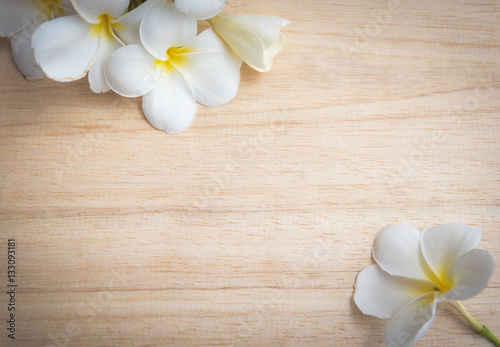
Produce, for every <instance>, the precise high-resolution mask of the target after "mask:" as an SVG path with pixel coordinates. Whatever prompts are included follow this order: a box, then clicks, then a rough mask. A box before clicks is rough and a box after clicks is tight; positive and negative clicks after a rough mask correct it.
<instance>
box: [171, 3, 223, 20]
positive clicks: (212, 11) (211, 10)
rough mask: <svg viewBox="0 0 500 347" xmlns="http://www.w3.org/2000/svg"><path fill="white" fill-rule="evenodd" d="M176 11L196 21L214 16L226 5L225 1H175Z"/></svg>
mask: <svg viewBox="0 0 500 347" xmlns="http://www.w3.org/2000/svg"><path fill="white" fill-rule="evenodd" d="M174 4H175V7H176V8H177V10H178V11H180V12H182V13H184V14H186V15H187V16H189V17H192V18H196V19H207V18H210V17H213V16H215V15H216V14H217V13H219V12H220V11H221V10H222V8H223V7H224V6H225V5H226V0H175V2H174Z"/></svg>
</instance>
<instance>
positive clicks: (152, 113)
mask: <svg viewBox="0 0 500 347" xmlns="http://www.w3.org/2000/svg"><path fill="white" fill-rule="evenodd" d="M142 109H143V111H144V114H145V115H146V118H147V119H148V121H149V123H151V125H152V126H154V127H155V128H157V129H159V130H163V131H165V132H167V133H169V134H175V133H179V132H181V131H183V130H185V129H187V128H188V127H189V126H190V125H191V123H192V122H193V120H194V118H195V116H196V101H195V99H194V97H193V94H192V93H191V90H190V89H189V86H188V85H187V83H186V81H184V79H183V78H182V76H181V75H180V73H179V72H177V71H176V70H175V69H172V70H171V71H170V72H169V73H168V74H166V75H164V76H163V79H162V81H161V83H160V84H159V85H158V87H156V88H155V89H154V90H152V91H151V92H149V93H148V94H146V95H144V96H143V97H142Z"/></svg>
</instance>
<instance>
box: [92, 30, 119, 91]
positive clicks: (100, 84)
mask: <svg viewBox="0 0 500 347" xmlns="http://www.w3.org/2000/svg"><path fill="white" fill-rule="evenodd" d="M121 47H123V44H122V43H121V42H120V41H118V40H117V39H115V38H114V37H113V36H109V37H107V36H106V35H101V40H100V42H99V50H98V51H97V55H96V57H95V60H94V62H93V63H92V66H91V67H90V69H89V84H90V89H91V90H92V91H93V92H94V93H105V92H107V91H108V90H109V89H110V88H109V85H108V83H107V82H106V77H105V76H104V68H105V66H106V64H107V63H108V61H109V58H110V57H111V54H112V53H113V52H114V51H116V50H117V49H119V48H121Z"/></svg>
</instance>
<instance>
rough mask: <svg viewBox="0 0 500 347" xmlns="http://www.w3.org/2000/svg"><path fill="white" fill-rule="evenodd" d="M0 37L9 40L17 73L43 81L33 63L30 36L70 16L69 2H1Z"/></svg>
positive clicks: (5, 0) (55, 0)
mask: <svg viewBox="0 0 500 347" xmlns="http://www.w3.org/2000/svg"><path fill="white" fill-rule="evenodd" d="M0 8H1V9H2V11H1V12H0V37H9V38H10V44H11V49H12V56H13V58H14V62H15V63H16V66H17V68H18V69H19V71H20V72H21V73H22V74H23V75H24V76H25V77H26V78H27V79H30V80H37V79H41V78H44V77H45V74H44V73H43V72H42V70H41V69H40V67H39V66H38V64H37V63H36V61H35V57H34V56H33V50H32V49H31V36H32V35H33V32H34V31H35V29H36V28H37V27H38V26H39V25H40V24H42V23H44V22H46V21H48V20H51V19H54V18H56V17H61V16H65V15H67V14H71V13H73V12H74V11H73V6H72V5H71V3H70V0H0Z"/></svg>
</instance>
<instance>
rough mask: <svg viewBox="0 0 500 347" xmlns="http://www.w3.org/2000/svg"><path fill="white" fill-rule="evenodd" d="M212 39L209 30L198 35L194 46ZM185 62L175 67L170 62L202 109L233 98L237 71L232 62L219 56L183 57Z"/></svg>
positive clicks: (189, 54) (173, 62)
mask: <svg viewBox="0 0 500 347" xmlns="http://www.w3.org/2000/svg"><path fill="white" fill-rule="evenodd" d="M213 35H215V33H213V32H212V31H211V30H210V31H205V32H203V33H202V34H200V35H199V36H198V37H197V38H196V40H195V42H194V43H193V46H196V42H199V41H204V40H205V39H207V40H212V38H211V36H213ZM185 57H186V59H181V62H182V63H181V64H178V65H176V59H174V58H172V59H171V60H170V61H171V62H172V64H174V65H175V66H176V67H177V69H178V70H179V71H180V72H181V74H182V76H183V77H184V78H185V79H186V81H187V82H188V84H189V86H190V87H191V89H192V91H193V94H194V97H195V99H196V101H197V102H199V103H200V104H202V105H205V106H220V105H223V104H225V103H227V102H229V101H230V100H231V99H233V98H234V96H235V95H236V92H237V91H238V85H239V83H240V70H239V68H238V66H236V65H235V64H234V62H233V60H232V58H231V57H230V56H229V55H227V54H223V53H204V52H198V53H187V54H186V55H185Z"/></svg>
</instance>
